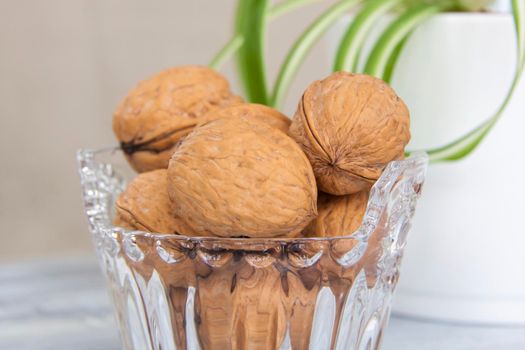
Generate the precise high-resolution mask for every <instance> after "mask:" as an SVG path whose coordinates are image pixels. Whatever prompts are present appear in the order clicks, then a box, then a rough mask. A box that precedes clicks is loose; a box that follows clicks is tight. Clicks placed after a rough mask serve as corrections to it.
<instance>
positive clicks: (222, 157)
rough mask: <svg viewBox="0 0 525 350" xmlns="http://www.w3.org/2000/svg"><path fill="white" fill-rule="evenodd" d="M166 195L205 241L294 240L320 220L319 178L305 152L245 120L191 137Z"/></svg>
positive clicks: (211, 126)
mask: <svg viewBox="0 0 525 350" xmlns="http://www.w3.org/2000/svg"><path fill="white" fill-rule="evenodd" d="M168 190H169V195H170V198H171V199H172V201H173V203H174V210H175V213H176V214H177V215H178V216H179V217H180V218H182V219H183V220H184V221H185V222H186V223H187V224H188V225H189V226H190V227H191V228H192V230H193V231H194V232H198V233H200V234H201V235H211V236H220V237H241V236H247V237H283V236H295V235H297V234H299V233H300V231H301V230H302V229H303V228H304V227H305V226H306V225H307V224H308V223H309V222H310V221H311V220H312V219H313V218H314V217H315V216H316V215H317V209H316V200H317V188H316V184H315V177H314V175H313V171H312V167H311V165H310V163H309V162H308V159H307V158H306V156H305V155H304V153H303V152H302V150H301V148H300V147H299V146H298V145H297V144H296V143H295V142H294V141H293V140H292V139H291V138H290V137H288V136H287V135H286V134H285V133H283V132H281V131H280V130H277V129H276V128H272V127H270V126H268V125H267V124H265V123H263V122H261V121H258V120H254V119H253V118H248V117H246V116H241V117H238V118H224V119H216V120H212V121H210V122H208V123H206V124H204V125H202V126H201V127H199V128H197V129H195V130H194V131H193V132H192V133H191V134H190V135H188V136H187V137H186V138H185V140H184V142H183V143H182V144H181V145H180V146H179V147H178V148H177V150H176V152H175V153H174V154H173V157H172V158H171V160H170V164H169V168H168Z"/></svg>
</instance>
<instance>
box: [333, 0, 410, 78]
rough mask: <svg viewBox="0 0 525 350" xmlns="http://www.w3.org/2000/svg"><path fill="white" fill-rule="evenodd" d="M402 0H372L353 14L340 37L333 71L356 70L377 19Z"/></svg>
mask: <svg viewBox="0 0 525 350" xmlns="http://www.w3.org/2000/svg"><path fill="white" fill-rule="evenodd" d="M402 1H403V0H372V1H370V2H368V3H366V4H365V5H364V6H363V8H362V9H361V11H360V12H359V13H358V14H357V15H356V16H355V18H354V20H353V21H352V22H351V23H350V25H349V26H348V28H347V30H346V32H345V33H344V35H343V38H342V39H341V42H340V44H339V48H338V49H337V53H336V55H335V61H334V67H333V71H334V72H337V71H341V70H344V71H348V72H357V69H358V63H359V56H360V53H361V49H362V47H363V44H364V42H365V40H366V38H367V36H368V35H369V33H370V32H371V30H372V29H373V27H374V25H375V24H376V23H377V21H378V20H379V19H380V18H381V17H382V16H383V15H384V14H385V13H386V12H388V11H389V10H391V9H392V8H394V6H396V5H398V4H399V3H401V2H402Z"/></svg>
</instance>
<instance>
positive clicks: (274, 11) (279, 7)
mask: <svg viewBox="0 0 525 350" xmlns="http://www.w3.org/2000/svg"><path fill="white" fill-rule="evenodd" d="M317 1H320V0H284V1H281V2H279V3H277V4H275V5H274V6H272V7H270V8H269V9H268V14H267V16H268V20H273V19H276V18H278V17H279V16H282V15H285V14H286V13H288V12H291V11H293V10H295V9H297V8H299V7H301V6H303V5H307V4H309V3H312V2H317ZM243 43H244V38H243V37H242V35H240V34H236V35H234V36H233V38H231V39H230V40H229V41H228V42H227V43H226V45H224V47H223V48H222V49H221V50H220V51H219V52H218V53H217V54H216V55H215V56H214V57H213V58H212V60H211V61H210V63H209V64H208V66H209V67H210V68H213V69H216V70H218V69H220V68H221V67H222V65H223V64H224V63H225V62H226V61H227V60H228V59H230V58H231V57H232V56H233V55H234V54H235V53H236V52H237V51H238V50H239V49H240V48H241V46H242V44H243Z"/></svg>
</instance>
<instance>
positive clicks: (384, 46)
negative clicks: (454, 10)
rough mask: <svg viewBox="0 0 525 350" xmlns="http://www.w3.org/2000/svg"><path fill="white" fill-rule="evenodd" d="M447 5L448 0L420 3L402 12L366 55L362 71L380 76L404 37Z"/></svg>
mask: <svg viewBox="0 0 525 350" xmlns="http://www.w3.org/2000/svg"><path fill="white" fill-rule="evenodd" d="M449 7H450V2H448V1H447V2H441V3H438V4H421V5H419V6H415V7H413V8H411V9H409V10H408V11H406V12H405V13H404V14H402V15H401V16H400V17H399V18H397V19H396V20H395V21H394V22H392V24H390V26H389V27H388V28H387V29H386V30H385V31H384V32H383V34H382V35H381V37H380V38H379V40H378V41H377V43H376V45H375V46H374V48H373V49H372V51H371V53H370V55H369V56H368V60H367V64H366V66H365V69H364V72H365V73H366V74H369V75H373V76H376V77H378V78H381V77H382V76H383V75H384V73H385V71H386V69H387V65H388V63H389V60H390V57H391V56H392V54H393V53H394V52H395V50H396V48H397V47H398V45H399V44H400V43H401V42H402V41H403V40H404V38H405V37H406V36H407V35H408V34H409V33H410V32H412V31H413V30H414V29H415V28H416V27H417V26H418V25H420V24H421V23H422V22H424V21H426V20H427V19H428V18H430V17H431V16H433V15H435V14H437V13H439V12H441V11H444V10H446V9H448V8H449Z"/></svg>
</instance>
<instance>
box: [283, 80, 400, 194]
mask: <svg viewBox="0 0 525 350" xmlns="http://www.w3.org/2000/svg"><path fill="white" fill-rule="evenodd" d="M409 127H410V118H409V113H408V109H407V107H406V106H405V104H404V103H403V101H402V100H401V99H400V98H399V97H398V96H397V95H396V94H395V92H394V90H392V89H391V88H390V87H389V86H388V85H387V84H386V83H385V82H383V81H382V80H379V79H377V78H374V77H371V76H367V75H362V74H350V73H345V72H338V73H334V74H332V75H330V76H329V77H328V78H326V79H324V80H320V81H316V82H314V83H312V84H311V85H310V86H309V87H308V88H307V89H306V91H305V92H304V94H303V97H302V100H301V102H300V103H299V107H298V109H297V111H296V113H295V116H294V118H293V120H292V125H291V127H290V135H291V136H292V137H293V138H294V139H295V140H296V141H297V142H298V143H299V144H300V145H301V146H302V148H303V150H304V151H305V153H306V155H307V156H308V159H309V160H310V162H311V163H312V167H313V169H314V173H315V176H316V180H317V185H318V187H319V189H320V190H322V191H324V192H327V193H331V194H335V195H345V194H352V193H356V192H359V191H362V190H366V189H369V188H370V187H371V186H372V185H373V184H374V182H375V181H376V180H377V179H378V178H379V176H380V175H381V172H382V171H383V169H384V168H385V166H386V165H387V163H388V162H390V161H392V160H395V159H400V158H402V157H403V154H404V149H405V145H406V144H407V143H408V141H409V140H410V131H409Z"/></svg>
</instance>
